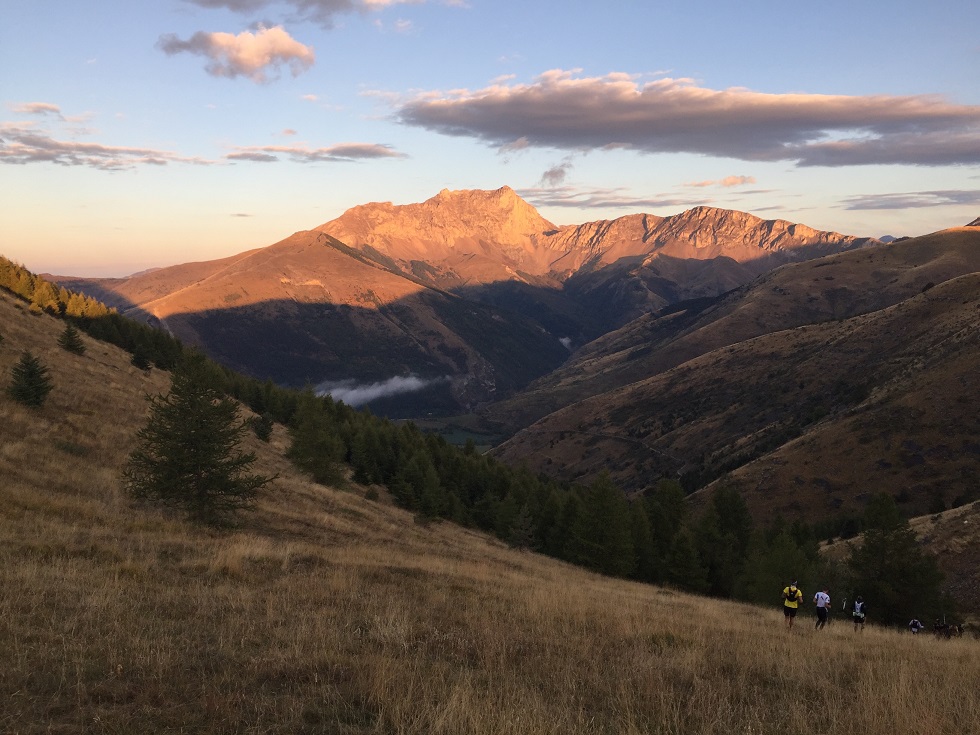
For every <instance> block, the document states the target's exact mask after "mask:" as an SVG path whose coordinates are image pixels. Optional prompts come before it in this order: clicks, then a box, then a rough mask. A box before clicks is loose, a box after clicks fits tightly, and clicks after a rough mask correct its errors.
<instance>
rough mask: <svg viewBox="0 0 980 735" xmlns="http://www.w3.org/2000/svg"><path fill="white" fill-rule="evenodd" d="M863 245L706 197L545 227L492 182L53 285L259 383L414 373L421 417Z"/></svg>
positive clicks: (495, 393)
mask: <svg viewBox="0 0 980 735" xmlns="http://www.w3.org/2000/svg"><path fill="white" fill-rule="evenodd" d="M873 242H875V241H872V240H869V239H867V238H854V237H848V236H845V235H840V234H837V233H830V232H820V231H817V230H813V229H811V228H808V227H806V226H804V225H797V224H792V223H789V222H783V221H780V220H761V219H759V218H757V217H753V216H752V215H748V214H745V213H741V212H732V211H728V210H720V209H711V208H707V207H699V208H696V209H692V210H690V211H688V212H684V213H682V214H679V215H676V216H673V217H657V216H654V215H646V214H638V215H630V216H627V217H622V218H619V219H616V220H611V221H601V222H592V223H588V224H585V225H577V226H564V227H559V226H556V225H554V224H553V223H551V222H549V221H548V220H546V219H544V218H543V217H541V215H540V214H539V213H538V212H537V211H536V210H535V209H534V208H533V207H532V206H531V205H530V204H528V203H527V202H525V201H524V200H523V199H521V198H520V197H519V196H518V195H517V194H516V193H514V191H513V190H512V189H510V188H509V187H503V188H501V189H498V190H496V191H447V190H444V191H442V192H440V193H439V194H438V195H436V196H435V197H433V198H431V199H429V200H427V201H425V202H422V203H419V204H410V205H401V206H396V205H393V204H391V203H375V204H366V205H362V206H358V207H354V208H352V209H350V210H348V211H347V212H345V213H344V214H343V215H342V216H341V217H339V218H337V219H335V220H332V221H331V222H327V223H326V224H324V225H321V226H320V227H317V228H315V229H313V230H309V231H302V232H297V233H295V234H294V235H292V236H291V237H289V238H286V239H285V240H283V241H281V242H279V243H276V244H274V245H270V246H269V247H266V248H260V249H257V250H252V251H249V252H246V253H241V254H239V255H235V256H232V257H229V258H224V259H221V260H216V261H209V262H203V263H187V264H182V265H177V266H172V267H168V268H160V269H154V270H152V271H148V272H144V273H141V274H136V275H134V276H130V277H128V278H123V279H80V278H71V277H57V279H56V280H57V281H58V283H60V284H62V285H65V286H67V287H70V288H72V289H75V290H79V291H82V292H85V293H88V294H93V295H96V296H98V297H99V298H100V299H102V300H103V301H105V302H106V303H109V304H111V305H113V306H116V307H117V308H119V309H120V310H121V311H122V313H124V314H127V315H130V316H134V317H137V318H142V319H145V320H147V321H150V322H151V323H156V324H160V325H162V326H164V327H165V328H166V329H168V330H170V331H171V332H172V333H173V334H175V335H176V336H178V337H180V338H181V339H182V340H184V341H185V342H187V343H190V344H197V345H200V346H202V347H203V348H204V349H205V350H206V351H208V352H209V354H211V355H212V356H213V357H214V358H216V359H218V360H220V361H221V362H223V363H225V364H227V365H229V366H231V367H234V368H235V369H238V370H241V371H243V372H246V373H249V374H251V375H253V376H256V377H259V378H261V379H265V378H271V379H273V380H275V381H277V382H279V383H282V384H286V385H292V386H302V385H303V384H306V383H312V384H317V383H320V382H321V381H343V380H348V381H357V382H371V381H384V380H386V379H388V378H391V377H393V376H408V375H414V376H418V377H419V378H420V379H421V382H422V383H428V384H430V385H431V386H432V389H431V390H430V391H429V392H428V393H426V394H424V395H422V396H420V397H419V401H418V403H417V404H416V405H415V406H414V411H416V412H417V413H425V412H427V411H432V410H460V409H461V408H470V407H473V406H475V405H477V404H480V403H486V402H490V401H495V400H500V399H501V398H504V397H507V396H508V395H510V394H512V393H513V392H514V391H515V390H517V389H519V388H521V387H523V386H524V385H526V384H527V383H529V382H530V381H531V380H533V379H534V378H537V377H540V376H541V375H544V374H546V373H548V372H550V371H551V370H553V369H555V368H556V367H558V366H559V365H561V363H562V362H564V360H565V359H566V358H567V356H568V354H569V349H571V348H574V347H576V346H579V345H581V344H584V343H586V342H588V341H590V340H592V339H594V338H596V337H598V336H600V335H602V334H604V333H606V332H607V331H609V330H610V329H613V328H617V327H619V326H621V325H622V324H624V323H626V322H628V321H629V320H631V319H633V318H635V317H637V316H639V315H642V314H645V313H648V312H649V311H650V310H656V309H661V308H663V307H665V306H668V305H670V304H673V303H676V302H677V301H680V300H684V299H689V298H701V297H714V296H717V295H718V294H720V293H723V292H725V291H728V290H730V289H732V288H734V287H737V286H739V285H741V284H744V283H746V282H748V281H749V280H751V279H752V278H754V277H755V276H757V275H759V274H760V273H762V272H765V271H766V270H768V269H770V268H773V267H775V266H778V265H780V264H783V263H787V262H795V261H800V260H804V259H808V258H812V257H817V256H821V255H825V254H828V253H834V252H840V251H844V250H851V249H855V248H861V247H865V246H867V245H868V244H871V243H873Z"/></svg>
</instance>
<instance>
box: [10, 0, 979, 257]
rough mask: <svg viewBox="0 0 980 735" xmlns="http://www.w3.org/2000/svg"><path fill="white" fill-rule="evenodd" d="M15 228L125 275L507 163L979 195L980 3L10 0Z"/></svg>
mask: <svg viewBox="0 0 980 735" xmlns="http://www.w3.org/2000/svg"><path fill="white" fill-rule="evenodd" d="M0 7H2V9H3V22H2V23H0V192H2V196H0V255H4V256H6V257H8V258H11V259H13V260H15V261H17V262H19V263H22V264H23V265H25V266H27V267H28V268H29V269H31V270H33V271H35V272H46V273H54V274H59V275H78V276H124V275H128V274H131V273H135V272H139V271H142V270H145V269H148V268H153V267H161V266H166V265H172V264H177V263H184V262H189V261H201V260H211V259H215V258H221V257H225V256H228V255H232V254H236V253H239V252H243V251H245V250H250V249H252V248H257V247H264V246H266V245H271V244H273V243H274V242H277V241H279V240H281V239H283V238H285V237H288V236H289V235H291V234H292V233H293V232H296V231H299V230H306V229H311V228H313V227H316V226H318V225H320V224H322V223H324V222H327V221H329V220H331V219H334V218H335V217H338V216H340V215H341V214H342V213H343V212H344V211H345V210H346V209H348V208H350V207H352V206H355V205H358V204H364V203H367V202H382V201H390V202H394V203H395V204H409V203H412V202H419V201H423V200H425V199H428V198H430V197H432V196H434V195H436V194H437V193H438V192H439V191H440V190H441V189H444V188H448V189H453V190H455V189H496V188H499V187H501V186H504V185H507V186H511V187H512V188H514V189H515V190H516V191H517V192H518V193H519V194H520V195H521V196H523V197H524V198H525V199H527V200H528V201H529V202H530V203H531V204H533V205H534V206H536V207H537V208H538V210H539V211H540V212H541V214H542V215H544V216H545V217H546V218H548V219H549V220H551V221H552V222H554V223H556V224H579V223H583V222H588V221H594V220H599V219H610V218H614V217H619V216H622V215H625V214H631V213H635V212H648V213H651V214H657V215H661V216H666V215H670V214H676V213H678V212H681V211H684V210H686V209H689V208H691V207H694V206H698V205H709V206H716V207H724V208H729V209H738V210H742V211H746V212H750V213H752V214H755V215H757V216H759V217H763V218H765V219H785V220H790V221H792V222H799V223H803V224H807V225H809V226H811V227H815V228H818V229H825V230H833V231H836V232H841V233H844V234H848V235H856V236H875V237H879V236H883V235H893V236H902V235H911V236H915V235H921V234H925V233H928V232H933V231H936V230H939V229H944V228H946V227H953V226H961V225H964V224H966V223H967V222H970V221H971V220H973V219H975V218H976V217H978V216H980V36H978V35H977V33H976V29H977V28H980V3H977V2H976V1H975V0H937V1H936V2H932V3H928V4H926V3H922V2H912V1H911V0H893V2H891V3H887V4H883V3H881V2H880V0H874V1H873V2H872V1H871V0H848V1H847V2H842V1H839V0H825V1H824V2H822V3H806V4H804V3H786V2H784V1H783V2H776V1H775V0H773V1H769V0H744V1H743V2H740V3H731V2H706V1H705V0H687V2H684V3H678V2H674V3H663V2H656V1H654V0H643V1H640V0H637V1H635V2H634V1H633V0H619V1H618V2H617V1H616V0H608V1H607V2H601V3H600V2H584V0H583V1H576V0H565V2H561V3H558V2H542V1H539V0H522V1H520V2H518V1H514V0H414V1H403V0H281V1H276V2H272V1H270V0H154V1H153V2H140V1H136V2H134V0H97V1H96V0H37V1H36V2H14V1H13V0H0Z"/></svg>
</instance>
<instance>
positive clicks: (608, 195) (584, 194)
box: [517, 186, 706, 209]
mask: <svg viewBox="0 0 980 735" xmlns="http://www.w3.org/2000/svg"><path fill="white" fill-rule="evenodd" d="M627 192H628V190H627V189H625V188H623V187H615V188H610V189H580V188H576V187H572V186H561V187H553V188H532V189H520V190H519V191H518V192H517V193H518V194H520V196H521V197H522V198H524V199H526V200H527V201H528V202H530V203H531V204H533V205H534V206H536V207H581V208H600V207H601V208H606V209H609V208H612V209H615V208H630V209H633V208H636V207H651V208H659V207H678V206H681V207H696V206H698V205H699V204H705V203H706V202H705V201H704V200H700V199H688V198H678V197H669V196H660V197H637V196H632V195H630V194H628V193H627Z"/></svg>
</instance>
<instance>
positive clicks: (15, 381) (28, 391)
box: [7, 350, 53, 408]
mask: <svg viewBox="0 0 980 735" xmlns="http://www.w3.org/2000/svg"><path fill="white" fill-rule="evenodd" d="M11 377H12V380H11V382H10V386H9V387H8V388H7V393H8V394H9V395H10V397H11V398H13V399H14V400H15V401H18V402H20V403H23V404H24V405H25V406H30V407H31V408H40V407H41V406H42V405H44V401H45V399H47V397H48V393H50V392H51V389H52V387H53V386H52V383H51V378H49V377H48V369H47V367H45V366H44V365H43V364H42V363H41V361H40V360H39V359H38V358H37V357H35V356H34V355H32V354H31V353H30V352H29V351H27V350H24V353H23V354H22V355H21V356H20V361H19V362H18V363H17V364H16V365H14V369H13V370H12V371H11Z"/></svg>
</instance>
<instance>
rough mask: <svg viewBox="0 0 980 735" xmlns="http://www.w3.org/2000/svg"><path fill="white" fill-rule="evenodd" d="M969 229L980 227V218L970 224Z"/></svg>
mask: <svg viewBox="0 0 980 735" xmlns="http://www.w3.org/2000/svg"><path fill="white" fill-rule="evenodd" d="M967 227H980V217H977V218H976V219H975V220H973V221H972V222H971V223H970V224H968V225H967Z"/></svg>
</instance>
